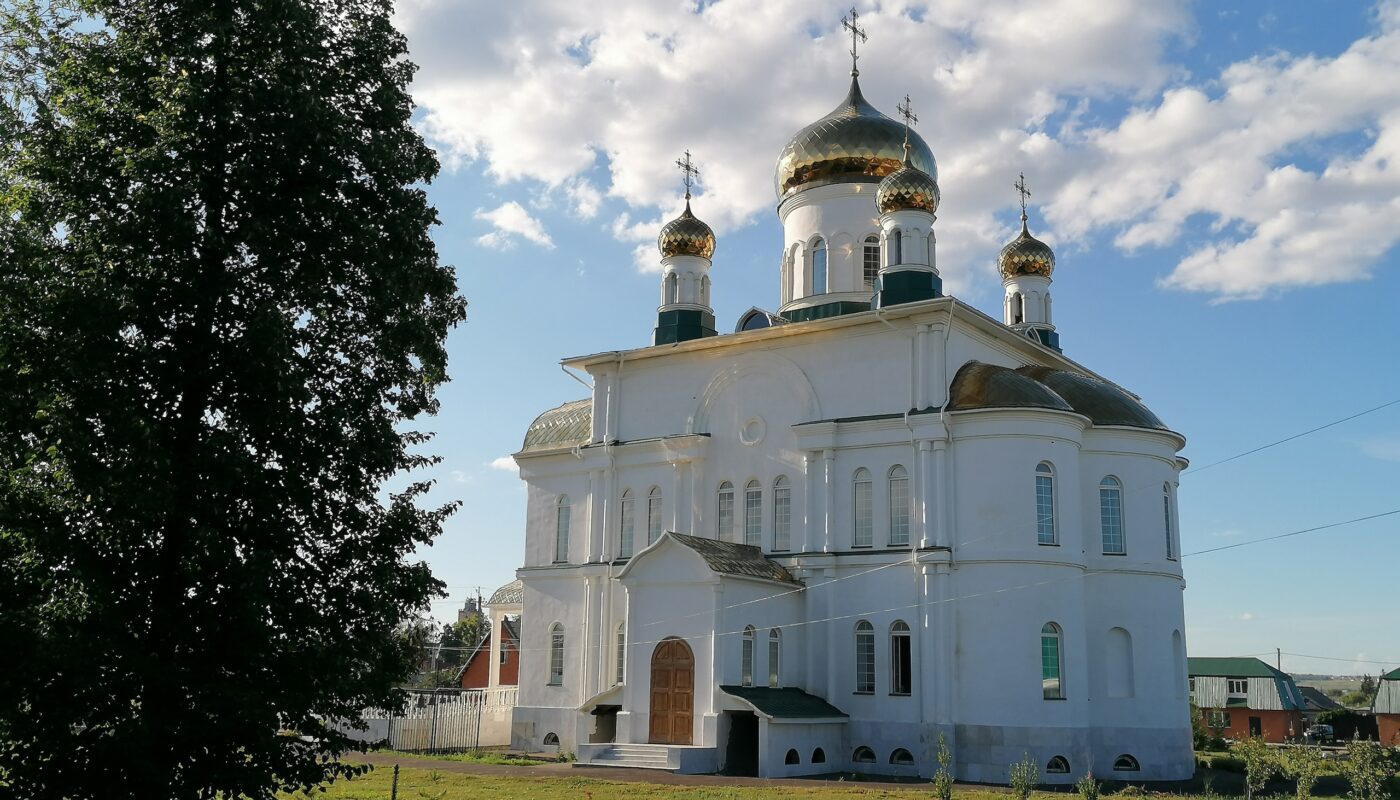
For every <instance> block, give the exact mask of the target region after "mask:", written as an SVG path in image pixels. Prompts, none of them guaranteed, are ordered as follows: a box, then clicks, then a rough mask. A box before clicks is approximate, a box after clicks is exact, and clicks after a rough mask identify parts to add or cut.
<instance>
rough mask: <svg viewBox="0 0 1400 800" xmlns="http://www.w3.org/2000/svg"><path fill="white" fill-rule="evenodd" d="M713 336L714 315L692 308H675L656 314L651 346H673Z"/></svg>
mask: <svg viewBox="0 0 1400 800" xmlns="http://www.w3.org/2000/svg"><path fill="white" fill-rule="evenodd" d="M714 335H715V315H714V314H713V313H712V312H710V311H701V310H699V309H694V308H676V309H670V310H667V311H659V312H657V314H656V329H655V331H654V332H653V333H652V344H654V345H655V344H675V343H677V342H688V341H690V340H691V339H703V338H705V337H707V336H714Z"/></svg>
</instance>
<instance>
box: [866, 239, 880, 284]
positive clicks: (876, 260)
mask: <svg viewBox="0 0 1400 800" xmlns="http://www.w3.org/2000/svg"><path fill="white" fill-rule="evenodd" d="M861 255H862V256H863V259H864V260H863V261H862V262H861V267H862V270H861V273H862V277H863V278H865V285H866V286H874V285H875V278H877V277H878V276H879V275H880V237H878V236H867V237H865V249H864V251H863V252H862V254H861Z"/></svg>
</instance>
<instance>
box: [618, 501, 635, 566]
mask: <svg viewBox="0 0 1400 800" xmlns="http://www.w3.org/2000/svg"><path fill="white" fill-rule="evenodd" d="M619 516H620V517H621V518H622V520H621V523H620V524H619V525H618V536H617V557H618V558H631V557H632V545H633V542H634V540H635V537H636V528H637V509H636V498H635V497H633V496H632V490H631V489H628V490H626V491H624V492H623V493H622V513H621V514H620V515H619Z"/></svg>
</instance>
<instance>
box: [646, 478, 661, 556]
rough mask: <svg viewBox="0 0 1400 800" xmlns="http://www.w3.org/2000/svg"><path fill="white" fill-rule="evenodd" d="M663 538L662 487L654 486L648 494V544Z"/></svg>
mask: <svg viewBox="0 0 1400 800" xmlns="http://www.w3.org/2000/svg"><path fill="white" fill-rule="evenodd" d="M660 538H661V488H660V487H657V486H653V487H652V488H651V492H650V493H648V494H647V544H651V543H652V542H655V541H656V540H657V539H660Z"/></svg>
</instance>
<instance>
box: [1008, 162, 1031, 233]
mask: <svg viewBox="0 0 1400 800" xmlns="http://www.w3.org/2000/svg"><path fill="white" fill-rule="evenodd" d="M1011 185H1012V186H1014V187H1016V191H1018V192H1020V193H1021V225H1022V227H1024V226H1025V224H1026V198H1027V197H1030V196H1031V190H1030V189H1027V188H1026V173H1024V172H1022V173H1021V176H1020V177H1019V178H1018V179H1017V180H1016V182H1015V183H1013V184H1011Z"/></svg>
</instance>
